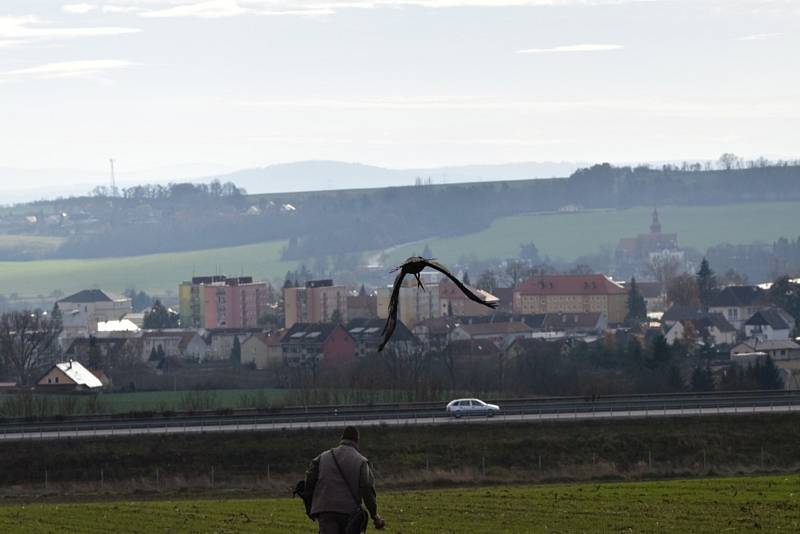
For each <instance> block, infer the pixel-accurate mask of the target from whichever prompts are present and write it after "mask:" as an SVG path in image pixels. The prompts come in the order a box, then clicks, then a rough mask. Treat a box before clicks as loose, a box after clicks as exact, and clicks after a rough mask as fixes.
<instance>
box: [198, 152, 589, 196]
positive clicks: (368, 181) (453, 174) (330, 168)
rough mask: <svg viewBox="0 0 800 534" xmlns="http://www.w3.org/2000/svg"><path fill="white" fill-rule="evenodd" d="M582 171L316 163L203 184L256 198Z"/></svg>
mask: <svg viewBox="0 0 800 534" xmlns="http://www.w3.org/2000/svg"><path fill="white" fill-rule="evenodd" d="M581 166H582V164H580V163H569V162H541V163H540V162H523V163H505V164H499V165H465V166H456V167H435V168H420V169H387V168H384V167H376V166H374V165H364V164H363V163H345V162H341V161H323V160H318V161H299V162H294V163H282V164H277V165H269V166H267V167H258V168H254V169H243V170H240V171H235V172H232V173H229V174H223V175H219V176H212V177H209V178H207V179H204V180H203V181H208V180H211V179H218V180H220V181H221V182H228V181H230V182H233V183H235V184H236V185H238V186H239V187H244V188H245V189H247V191H248V192H249V193H252V194H261V193H289V192H299V191H324V190H333V189H363V188H375V187H391V186H405V185H414V183H415V181H416V180H417V179H418V178H420V179H422V180H427V179H430V180H431V182H433V183H436V184H441V183H463V182H486V181H498V180H525V179H533V178H558V177H566V176H569V175H570V174H572V173H573V172H575V170H577V169H578V168H579V167H581ZM584 166H585V165H584Z"/></svg>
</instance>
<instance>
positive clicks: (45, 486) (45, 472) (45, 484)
mask: <svg viewBox="0 0 800 534" xmlns="http://www.w3.org/2000/svg"><path fill="white" fill-rule="evenodd" d="M44 489H47V469H45V470H44Z"/></svg>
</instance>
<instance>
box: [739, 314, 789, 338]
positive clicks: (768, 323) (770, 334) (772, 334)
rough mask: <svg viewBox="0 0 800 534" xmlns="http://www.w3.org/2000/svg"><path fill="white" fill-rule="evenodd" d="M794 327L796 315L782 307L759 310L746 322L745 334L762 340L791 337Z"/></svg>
mask: <svg viewBox="0 0 800 534" xmlns="http://www.w3.org/2000/svg"><path fill="white" fill-rule="evenodd" d="M794 328H795V321H794V317H792V316H791V315H789V314H788V313H786V312H785V311H783V310H782V309H780V308H767V309H765V310H760V311H757V312H756V313H754V314H753V316H752V317H750V318H749V319H748V320H747V321H745V323H744V333H745V335H746V336H747V337H748V338H756V339H759V340H760V341H768V340H769V341H771V340H779V339H789V338H790V337H791V334H792V331H793V330H794Z"/></svg>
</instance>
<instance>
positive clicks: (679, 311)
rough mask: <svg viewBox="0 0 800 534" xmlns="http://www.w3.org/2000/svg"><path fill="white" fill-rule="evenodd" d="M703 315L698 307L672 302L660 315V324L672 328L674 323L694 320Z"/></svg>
mask: <svg viewBox="0 0 800 534" xmlns="http://www.w3.org/2000/svg"><path fill="white" fill-rule="evenodd" d="M703 315H704V313H703V312H702V311H701V310H699V309H698V308H693V307H691V306H683V305H682V304H673V305H672V306H670V307H669V309H668V310H667V311H665V312H664V315H662V316H661V324H662V325H664V327H665V328H667V329H669V328H672V327H673V326H674V325H675V323H678V322H684V321H694V320H697V319H700V318H702V317H703Z"/></svg>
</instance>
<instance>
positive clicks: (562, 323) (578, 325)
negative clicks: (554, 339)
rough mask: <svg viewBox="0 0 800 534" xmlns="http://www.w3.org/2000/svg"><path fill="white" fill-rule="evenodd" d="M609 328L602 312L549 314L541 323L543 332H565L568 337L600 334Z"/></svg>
mask: <svg viewBox="0 0 800 534" xmlns="http://www.w3.org/2000/svg"><path fill="white" fill-rule="evenodd" d="M607 328H608V319H607V318H606V316H605V314H603V313H600V312H583V313H548V314H545V315H544V318H543V320H542V322H541V330H542V331H543V332H564V334H565V335H566V336H571V335H577V334H599V333H601V332H603V331H605V330H606V329H607Z"/></svg>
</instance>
